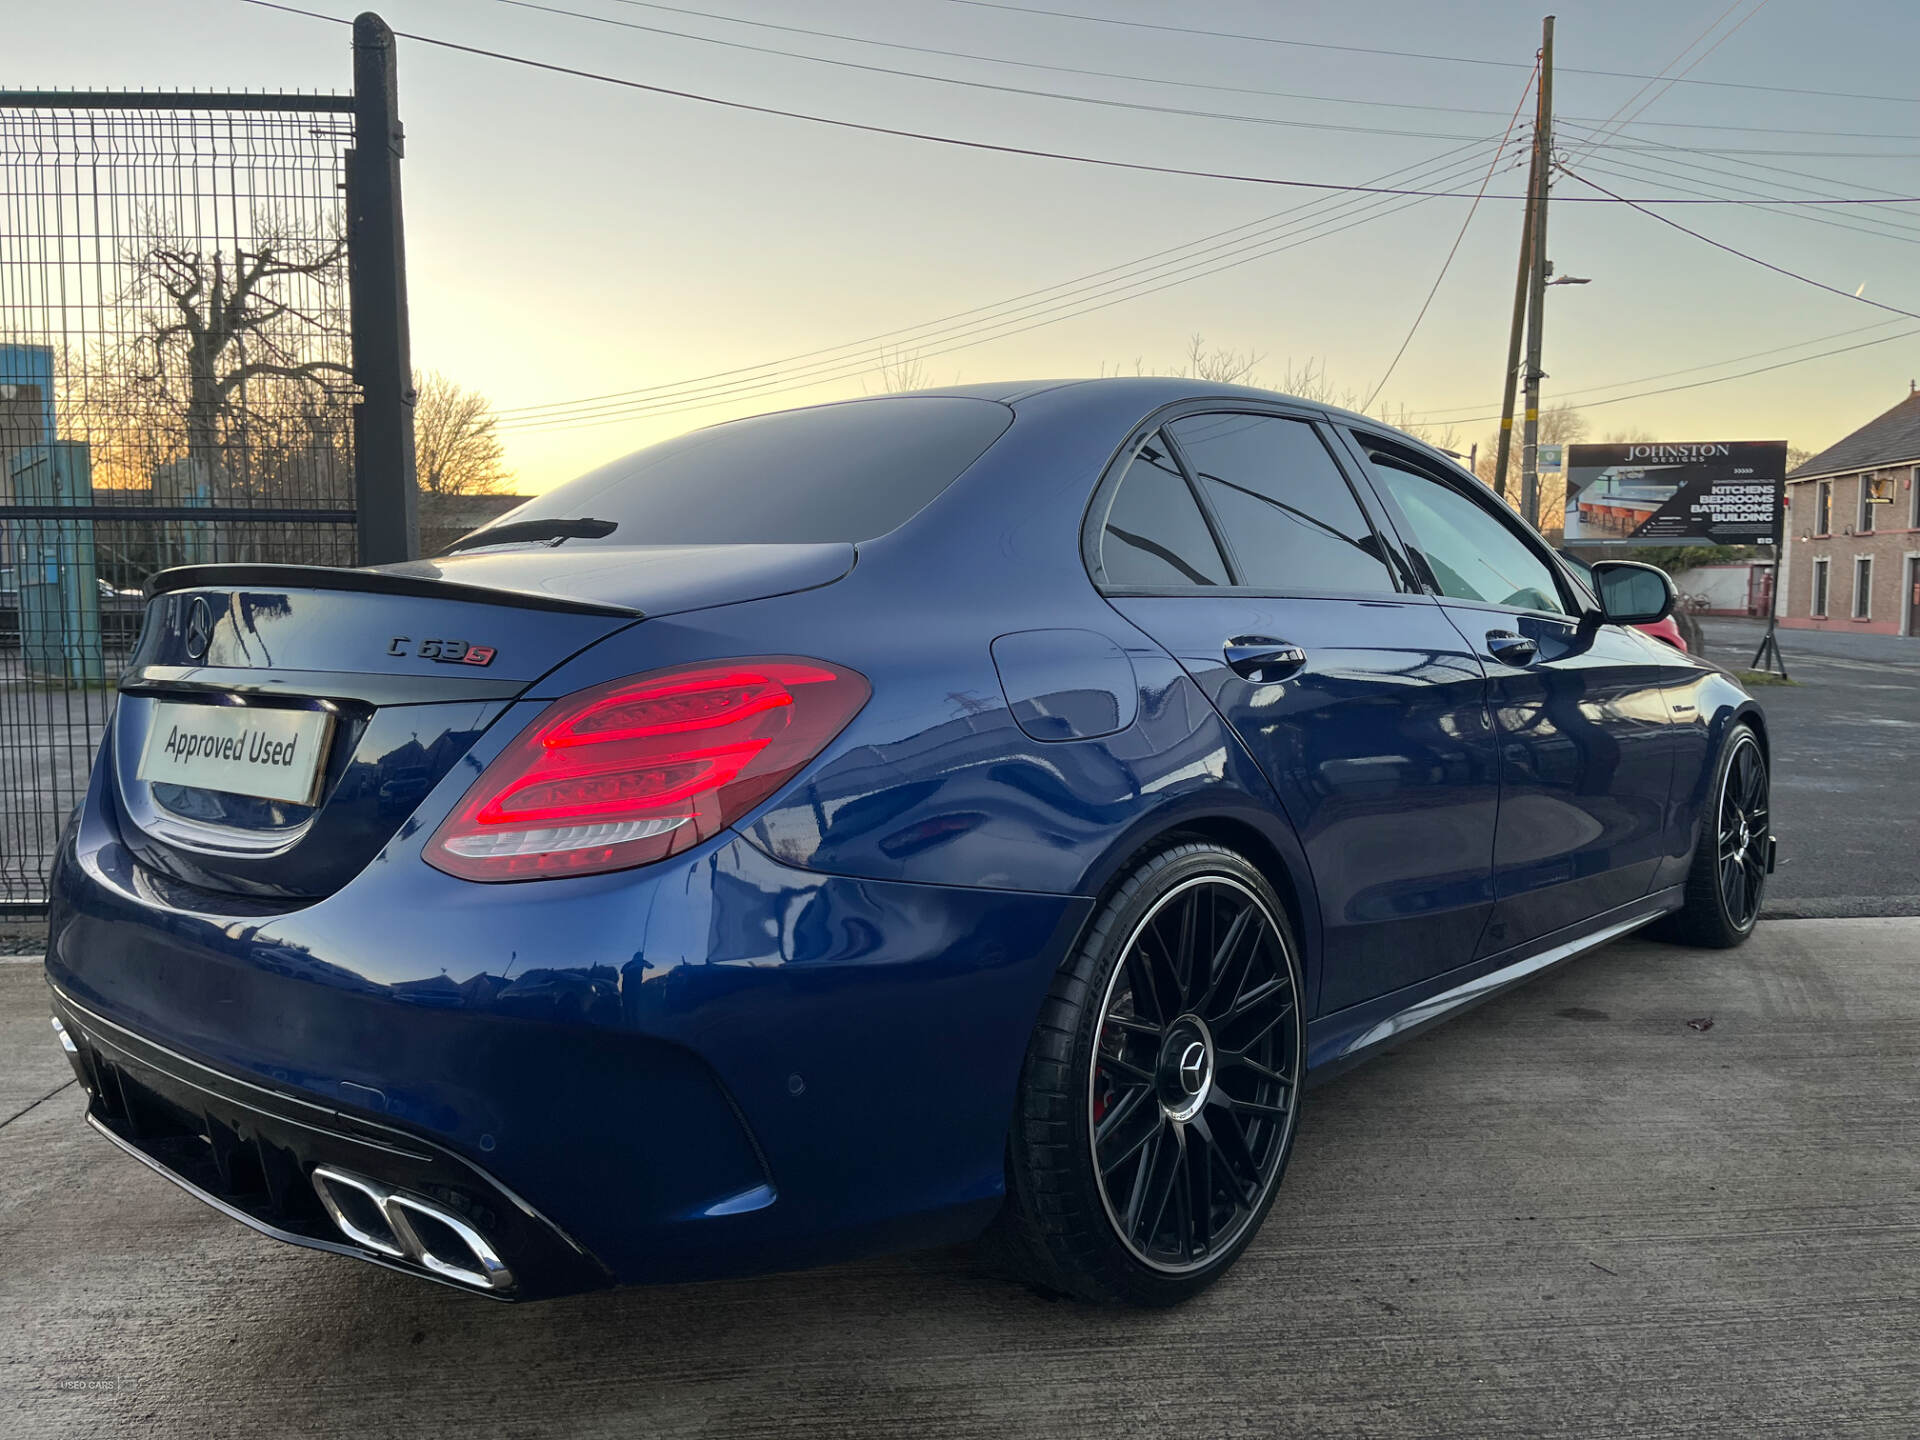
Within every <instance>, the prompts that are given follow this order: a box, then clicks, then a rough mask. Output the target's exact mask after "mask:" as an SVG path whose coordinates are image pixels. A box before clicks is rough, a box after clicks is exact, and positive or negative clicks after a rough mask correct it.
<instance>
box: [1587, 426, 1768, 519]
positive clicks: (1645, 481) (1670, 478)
mask: <svg viewBox="0 0 1920 1440" xmlns="http://www.w3.org/2000/svg"><path fill="white" fill-rule="evenodd" d="M1566 474H1567V528H1566V543H1567V544H1569V545H1778V544H1779V543H1780V536H1781V532H1782V530H1783V529H1784V528H1785V527H1784V525H1783V517H1784V512H1785V508H1786V491H1787V485H1786V478H1787V442H1786V441H1784V440H1709V441H1685V442H1671V443H1669V442H1656V441H1633V442H1629V443H1621V444H1609V445H1569V446H1568V447H1567V470H1566Z"/></svg>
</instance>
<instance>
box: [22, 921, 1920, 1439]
mask: <svg viewBox="0 0 1920 1440" xmlns="http://www.w3.org/2000/svg"><path fill="white" fill-rule="evenodd" d="M1917 960H1920V919H1857V920H1799V921H1774V922H1770V923H1767V924H1763V925H1762V927H1761V929H1760V931H1759V933H1758V935H1757V936H1756V937H1755V938H1754V940H1753V941H1751V942H1750V943H1749V944H1748V945H1746V946H1745V947H1744V948H1742V949H1739V950H1734V951H1726V952H1702V951H1688V950H1680V949H1675V948H1670V947H1667V946H1662V945H1657V944H1653V943H1647V942H1640V941H1626V942H1622V943H1618V944H1615V945H1613V946H1610V947H1608V948H1606V949H1604V950H1601V951H1599V952H1596V953H1595V954H1593V955H1590V956H1588V957H1585V958H1583V959H1580V960H1577V961H1575V962H1573V963H1572V964H1571V965H1568V966H1566V967H1564V968H1562V969H1560V970H1557V971H1555V972H1553V973H1551V974H1549V975H1547V976H1544V977H1542V978H1540V979H1538V980H1535V981H1534V982H1532V983H1530V984H1528V985H1526V986H1524V987H1523V988H1521V989H1518V990H1515V991H1512V992H1510V993H1508V994H1506V995H1504V996H1502V997H1500V998H1498V999H1496V1000H1494V1001H1493V1002H1491V1003H1489V1004H1487V1005H1485V1006H1483V1007H1482V1008H1480V1009H1478V1010H1476V1011H1474V1012H1472V1013H1470V1014H1468V1015H1466V1016H1464V1017H1462V1018H1460V1019H1458V1020H1456V1021H1454V1022H1453V1023H1451V1024H1449V1025H1446V1026H1443V1027H1441V1028H1439V1029H1437V1030H1435V1031H1432V1032H1430V1033H1429V1034H1427V1035H1424V1036H1421V1037H1419V1038H1418V1039H1416V1040H1414V1041H1412V1042H1410V1043H1409V1044H1407V1045H1406V1046H1404V1047H1403V1048H1402V1049H1400V1050H1398V1051H1396V1052H1395V1053H1393V1054H1391V1055H1388V1056H1385V1057H1382V1058H1380V1059H1378V1060H1375V1061H1374V1062H1372V1063H1370V1064H1368V1065H1365V1066H1363V1067H1361V1068H1360V1069H1358V1070H1355V1071H1353V1072H1350V1073H1349V1074H1347V1075H1344V1076H1342V1077H1340V1078H1339V1079H1337V1080H1334V1081H1332V1082H1331V1083H1329V1084H1327V1085H1324V1086H1322V1087H1320V1088H1319V1089H1316V1090H1314V1091H1312V1092H1311V1093H1310V1094H1309V1095H1308V1096H1307V1100H1306V1112H1305V1117H1304V1123H1303V1128H1302V1131H1301V1135H1300V1139H1299V1147H1298V1150H1297V1152H1296V1155H1295V1159H1294V1162H1293V1166H1292V1169H1291V1171H1290V1173H1289V1175H1288V1178H1287V1182H1286V1185H1285V1188H1284V1189H1283V1190H1282V1192H1281V1195H1280V1199H1279V1201H1278V1203H1277V1204H1276V1206H1275V1208H1274V1210H1273V1212H1272V1214H1271V1216H1270V1217H1269V1219H1268V1220H1267V1223H1266V1226H1265V1229H1264V1230H1263V1232H1262V1233H1261V1234H1260V1236H1259V1237H1258V1238H1257V1239H1256V1241H1255V1242H1254V1245H1253V1246H1252V1248H1251V1249H1250V1250H1249V1251H1248V1253H1247V1255H1246V1256H1245V1257H1244V1258H1243V1260H1242V1262H1241V1263H1240V1265H1239V1267H1238V1268H1237V1269H1236V1270H1235V1271H1234V1272H1233V1273H1232V1274H1231V1275H1230V1276H1229V1277H1228V1278H1227V1279H1226V1280H1225V1281H1223V1282H1222V1283H1221V1284H1219V1285H1218V1286H1216V1287H1215V1288H1214V1289H1213V1290H1211V1291H1209V1292H1208V1293H1207V1294H1206V1295H1204V1296H1202V1297H1201V1298H1200V1299H1198V1300H1197V1301H1195V1302H1193V1303H1191V1304H1189V1305H1187V1306H1185V1307H1184V1308H1181V1309H1179V1310H1176V1311H1171V1312H1161V1313H1136V1312H1117V1311H1102V1310H1097V1309H1092V1308H1088V1307H1083V1306H1080V1305H1077V1304H1073V1303H1067V1302H1060V1301H1054V1300H1049V1299H1046V1298H1043V1297H1041V1296H1038V1295H1036V1294H1033V1293H1031V1292H1029V1291H1027V1290H1025V1289H1023V1288H1021V1287H1020V1286H1018V1285H1016V1284H1014V1283H1011V1282H1010V1281H1008V1280H1006V1279H1003V1278H1000V1277H997V1276H995V1275H992V1274H990V1273H986V1272H985V1271H983V1269H982V1266H981V1262H980V1261H979V1260H978V1259H977V1257H976V1256H975V1255H974V1254H973V1252H970V1251H965V1250H955V1251H941V1252H934V1253H928V1254H920V1255H909V1256H905V1257H896V1258H891V1259H884V1260H876V1261H871V1262H866V1263H862V1264H857V1265H849V1266H843V1267H838V1268H834V1269H828V1270H819V1271H812V1272H807V1273H802V1274H795V1275H785V1276H775V1277H772V1278H768V1279H761V1280H752V1281H732V1282H726V1283H723V1284H715V1285H708V1286H686V1287H677V1288H670V1289H655V1290H631V1291H620V1292H613V1293H608V1294H601V1295H593V1296H587V1297H583V1298H578V1299H573V1300H566V1301H556V1302H550V1303H546V1304H542V1305H530V1306H502V1305H497V1304H494V1303H491V1302H489V1301H486V1300H482V1299H479V1298H475V1297H469V1296H463V1295H460V1294H456V1293H453V1292H450V1291H447V1290H444V1289H440V1288H437V1287H434V1286H430V1285H426V1284H423V1283H420V1282H417V1281H412V1280H408V1279H406V1278H404V1277H401V1276H396V1275H392V1274H389V1273H387V1272H384V1271H380V1270H376V1269H374V1268H373V1267H371V1266H367V1265H362V1264H359V1263H356V1262H353V1261H350V1260H343V1259H337V1258H334V1257H331V1256H321V1255H314V1254H310V1253H307V1252H303V1251H299V1250H295V1249H291V1248H288V1247H285V1246H282V1245H279V1244H276V1243H274V1242H272V1241H269V1240H266V1239H264V1238H261V1237H259V1236H256V1235H254V1234H253V1233H252V1232H250V1231H248V1230H246V1229H244V1228H242V1227H241V1226H239V1225H237V1224H235V1223H233V1222H232V1221H229V1220H227V1219H225V1218H223V1217H222V1216H220V1215H218V1214H216V1213H214V1212H213V1211H211V1210H209V1209H207V1208H205V1207H204V1206H202V1205H201V1204H199V1203H198V1202H197V1201H195V1200H192V1199H191V1198H189V1197H188V1196H186V1195H184V1194H182V1193H180V1192H179V1191H177V1190H175V1189H173V1188H172V1187H171V1186H170V1185H169V1184H168V1183H167V1182H166V1181H164V1180H162V1179H160V1178H159V1177H158V1176H156V1175H153V1174H151V1173H149V1172H148V1171H146V1170H145V1169H144V1168H142V1167H141V1166H139V1165H136V1164H134V1163H132V1162H131V1161H130V1160H128V1159H127V1158H126V1157H124V1156H123V1155H121V1154H119V1153H118V1152H117V1151H115V1150H114V1149H113V1148H112V1147H111V1146H109V1145H108V1144H107V1143H106V1142H105V1141H104V1140H102V1139H100V1138H99V1137H98V1136H96V1135H94V1134H92V1133H91V1132H90V1131H88V1130H87V1129H86V1128H85V1126H84V1125H83V1124H82V1123H81V1109H82V1106H81V1096H80V1094H79V1092H78V1091H77V1090H76V1089H75V1088H73V1087H72V1086H71V1085H69V1084H67V1083H66V1077H67V1071H66V1065H65V1062H64V1060H63V1059H62V1057H61V1055H60V1052H59V1050H58V1048H57V1046H56V1045H55V1043H54V1041H53V1037H52V1032H51V1031H50V1030H49V1028H48V1026H47V1021H46V1004H45V997H44V993H43V989H42V982H41V978H40V972H39V968H38V966H37V965H34V964H30V963H14V964H0V1317H4V1320H5V1323H3V1324H0V1434H5V1435H8V1436H12V1435H20V1436H34V1437H45V1436H66V1435H74V1436H80V1435H86V1436H102V1437H117V1436H142V1437H146V1436H159V1437H172V1436H194V1437H199V1436H227V1435H260V1434H291V1433H298V1434H303V1435H326V1436H333V1435H337V1436H351V1437H354V1440H378V1437H385V1436H403V1435H459V1436H469V1435H472V1436H523V1435H544V1434H564V1435H577V1436H614V1435H620V1436H628V1435H648V1436H655V1435H662V1436H683V1435H684V1436H709V1435H711V1436H729V1437H736V1436H745V1437H752V1436H836V1437H838V1436H848V1435H901V1436H915V1437H940V1436H949V1435H961V1434H994V1435H1035V1436H1041V1435H1044V1436H1082V1435H1085V1436H1100V1437H1103V1440H1104V1437H1114V1436H1129V1435H1178V1436H1181V1437H1183V1440H1210V1437H1214V1436H1223V1435H1259V1436H1270V1435H1284V1434H1315V1435H1329V1436H1360V1435H1383V1434H1393V1435H1396V1436H1437V1435H1459V1436H1474V1437H1485V1436H1505V1435H1528V1436H1591V1435H1598V1434H1609V1435H1610V1434H1622V1433H1632V1434H1635V1435H1646V1436H1714V1437H1722V1436H1810V1435H1820V1436H1841V1435H1846V1436H1855V1435H1859V1436H1866V1435H1875V1436H1879V1435H1885V1436H1901V1437H1907V1436H1911V1435H1912V1434H1913V1433H1914V1430H1915V1416H1916V1415H1920V1305H1917V1304H1916V1303H1915V1297H1916V1296H1917V1295H1920V1144H1916V1143H1915V1142H1916V1140H1917V1139H1920V1135H1917V1134H1916V1123H1917V1122H1916V1117H1920V985H1916V984H1915V968H1916V961H1917ZM1709 1021H1710V1022H1711V1024H1710V1025H1708V1024H1707V1023H1706V1022H1709Z"/></svg>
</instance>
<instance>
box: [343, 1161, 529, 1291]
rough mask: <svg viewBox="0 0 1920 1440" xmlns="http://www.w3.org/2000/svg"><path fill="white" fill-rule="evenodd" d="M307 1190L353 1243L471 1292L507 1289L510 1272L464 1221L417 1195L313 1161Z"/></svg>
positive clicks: (477, 1233)
mask: <svg viewBox="0 0 1920 1440" xmlns="http://www.w3.org/2000/svg"><path fill="white" fill-rule="evenodd" d="M313 1188H314V1191H315V1192H316V1193H317V1194H318V1195H319V1196H320V1203H321V1204H322V1205H324V1206H326V1208H327V1214H328V1215H329V1216H331V1217H332V1219H333V1223H334V1224H335V1225H337V1226H339V1228H340V1233H341V1234H343V1235H345V1236H346V1237H347V1238H348V1239H349V1240H351V1241H353V1243H354V1244H356V1245H359V1246H362V1247H364V1248H365V1249H368V1250H371V1251H373V1252H374V1253H375V1254H377V1255H384V1256H386V1257H387V1258H388V1259H391V1260H406V1261H410V1262H412V1263H413V1264H415V1265H418V1266H420V1267H421V1268H422V1269H424V1270H426V1271H428V1272H429V1273H430V1274H433V1275H438V1276H440V1277H441V1278H442V1279H443V1280H451V1281H453V1282H454V1283H455V1284H458V1285H469V1286H472V1287H473V1288H474V1289H476V1290H493V1291H499V1290H509V1289H511V1288H513V1272H512V1271H510V1270H509V1269H507V1266H506V1263H505V1262H504V1261H503V1260H501V1258H500V1256H499V1255H498V1254H497V1253H495V1251H494V1248H493V1246H492V1245H490V1244H489V1243H488V1242H487V1238H486V1236H484V1235H482V1234H481V1233H480V1232H479V1231H478V1230H476V1229H474V1227H473V1225H472V1224H471V1223H470V1222H468V1221H467V1220H464V1219H462V1218H461V1217H460V1216H458V1215H456V1214H454V1213H453V1212H452V1211H451V1210H448V1209H447V1208H445V1207H444V1206H441V1205H436V1204H435V1203H434V1202H433V1201H431V1200H425V1199H422V1198H421V1197H420V1196H418V1195H407V1194H403V1193H402V1192H400V1191H398V1190H395V1189H393V1188H392V1187H391V1186H388V1185H382V1184H381V1183H380V1182H379V1181H377V1180H368V1179H366V1178H365V1177H364V1176H360V1175H350V1174H348V1173H347V1172H346V1171H344V1170H335V1169H333V1168H332V1167H331V1166H327V1165H318V1166H315V1167H314V1171H313Z"/></svg>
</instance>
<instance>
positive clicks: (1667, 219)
mask: <svg viewBox="0 0 1920 1440" xmlns="http://www.w3.org/2000/svg"><path fill="white" fill-rule="evenodd" d="M1560 173H1561V174H1563V175H1570V176H1572V177H1573V178H1574V179H1575V180H1578V181H1579V182H1580V183H1581V184H1582V185H1585V186H1587V187H1588V188H1589V189H1593V190H1598V191H1599V192H1600V193H1601V194H1602V195H1605V196H1608V197H1609V198H1611V199H1614V200H1618V201H1620V203H1621V204H1623V205H1626V206H1628V207H1629V208H1630V209H1634V210H1638V211H1639V212H1640V213H1641V214H1642V215H1645V216H1646V217H1647V218H1648V219H1651V220H1658V221H1659V222H1660V223H1661V224H1662V225H1665V226H1668V227H1669V228H1671V229H1674V230H1678V231H1679V232H1680V233H1681V234H1682V235H1691V236H1692V237H1693V238H1694V239H1695V240H1698V241H1699V242H1700V243H1701V244H1703V245H1711V246H1712V247H1713V248H1714V249H1716V250H1724V251H1725V252H1726V253H1727V254H1729V255H1735V256H1738V257H1739V258H1740V259H1742V260H1745V261H1746V262H1747V263H1748V264H1749V265H1758V266H1759V267H1760V268H1761V269H1763V270H1771V271H1772V272H1773V273H1774V274H1776V275H1784V276H1786V277H1787V279H1789V280H1798V281H1799V282H1800V283H1801V284H1802V285H1811V286H1812V287H1813V288H1814V289H1816V290H1824V291H1826V292H1827V293H1828V294H1829V295H1838V296H1839V297H1840V298H1841V299H1842V300H1851V301H1853V302H1854V303H1855V304H1856V305H1871V306H1873V308H1874V309H1876V310H1885V311H1886V312H1887V313H1889V314H1891V315H1904V316H1906V317H1907V318H1908V319H1910V320H1920V311H1915V310H1902V309H1901V308H1900V307H1899V306H1898V305H1888V304H1886V303H1884V302H1883V301H1879V300H1869V299H1867V297H1866V296H1864V295H1856V294H1854V293H1853V292H1852V291H1850V290H1842V289H1841V288H1840V287H1839V286H1837V285H1829V284H1827V283H1826V282H1825V281H1824V280H1815V279H1814V278H1813V277H1812V276H1811V275H1802V274H1801V273H1800V272H1799V271H1797V270H1789V269H1788V268H1787V267H1786V266H1784V265H1776V264H1774V263H1773V262H1772V261H1771V260H1762V259H1761V258H1760V257H1759V256H1758V255H1754V254H1751V253H1749V252H1748V251H1745V250H1741V249H1738V248H1736V247H1735V246H1732V245H1729V244H1727V243H1726V242H1725V241H1723V240H1715V239H1714V238H1713V237H1712V236H1710V235H1702V234H1701V233H1700V232H1699V231H1698V230H1693V229H1689V228H1688V227H1687V226H1685V225H1682V224H1681V223H1680V222H1679V221H1678V220H1675V219H1673V218H1672V217H1671V216H1667V215H1662V214H1661V213H1660V212H1659V211H1657V210H1650V209H1648V208H1647V207H1646V206H1645V205H1642V204H1640V203H1639V202H1638V201H1635V200H1628V199H1625V198H1623V197H1622V196H1619V195H1615V194H1614V193H1613V191H1611V190H1609V189H1607V188H1606V186H1604V185H1601V184H1599V183H1598V182H1597V181H1593V180H1589V179H1587V178H1586V177H1585V176H1583V175H1582V174H1580V172H1579V171H1577V170H1569V169H1567V168H1566V166H1564V165H1562V166H1561V167H1560ZM1749 203H1751V202H1749Z"/></svg>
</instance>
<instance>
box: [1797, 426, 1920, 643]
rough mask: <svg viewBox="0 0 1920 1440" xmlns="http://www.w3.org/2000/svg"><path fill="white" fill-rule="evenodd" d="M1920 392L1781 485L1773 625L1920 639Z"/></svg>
mask: <svg viewBox="0 0 1920 1440" xmlns="http://www.w3.org/2000/svg"><path fill="white" fill-rule="evenodd" d="M1916 482H1920V392H1916V393H1910V394H1909V395H1908V396H1907V398H1906V399H1904V400H1902V401H1901V402H1900V403H1899V404H1898V405H1896V406H1894V407H1893V408H1892V409H1891V410H1889V411H1887V413H1886V414H1884V415H1882V416H1880V417H1879V418H1878V419H1876V420H1870V421H1868V422H1867V423H1866V424H1865V425H1863V426H1861V427H1860V428H1859V429H1858V430H1856V431H1854V432H1853V433H1852V434H1851V435H1849V436H1847V437H1846V438H1845V439H1844V440H1842V441H1840V442H1839V443H1838V444H1836V445H1831V446H1829V447H1828V448H1827V449H1825V450H1823V451H1821V452H1820V453H1819V454H1818V455H1816V456H1814V457H1813V458H1812V459H1811V460H1809V461H1807V462H1806V464H1804V465H1802V466H1800V467H1799V468H1798V469H1796V470H1795V471H1794V472H1793V473H1792V474H1791V475H1789V476H1788V477H1787V547H1786V562H1785V570H1786V590H1785V597H1784V604H1783V605H1782V607H1781V614H1780V623H1781V624H1782V625H1790V626H1793V627H1796V628H1798V629H1802V630H1864V631H1869V632H1872V633H1875V634H1880V635H1920V483H1916Z"/></svg>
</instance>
